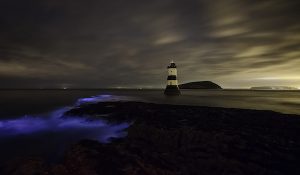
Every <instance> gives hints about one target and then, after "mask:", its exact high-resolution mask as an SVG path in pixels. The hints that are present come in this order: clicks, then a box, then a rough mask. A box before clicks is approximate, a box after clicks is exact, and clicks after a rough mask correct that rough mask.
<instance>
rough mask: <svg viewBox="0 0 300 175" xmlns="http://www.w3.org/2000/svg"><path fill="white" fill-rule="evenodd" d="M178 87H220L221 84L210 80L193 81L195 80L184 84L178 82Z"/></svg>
mask: <svg viewBox="0 0 300 175" xmlns="http://www.w3.org/2000/svg"><path fill="white" fill-rule="evenodd" d="M179 88H180V89H222V87H221V86H219V85H218V84H216V83H213V82H211V81H195V82H189V83H184V84H180V85H179Z"/></svg>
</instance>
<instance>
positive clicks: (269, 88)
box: [250, 86, 299, 90]
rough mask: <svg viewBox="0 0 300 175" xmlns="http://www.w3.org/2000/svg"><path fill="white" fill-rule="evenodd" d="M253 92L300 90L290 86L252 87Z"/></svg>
mask: <svg viewBox="0 0 300 175" xmlns="http://www.w3.org/2000/svg"><path fill="white" fill-rule="evenodd" d="M250 89H251V90H299V89H298V88H295V87H289V86H257V87H251V88H250Z"/></svg>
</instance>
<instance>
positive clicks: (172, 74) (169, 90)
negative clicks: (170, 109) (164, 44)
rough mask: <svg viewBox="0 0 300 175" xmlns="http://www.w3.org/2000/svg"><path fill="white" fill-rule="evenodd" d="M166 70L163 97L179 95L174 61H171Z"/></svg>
mask: <svg viewBox="0 0 300 175" xmlns="http://www.w3.org/2000/svg"><path fill="white" fill-rule="evenodd" d="M167 68H168V79H167V87H166V89H165V95H180V90H179V87H178V80H177V67H176V64H175V63H174V61H173V60H172V61H171V63H170V65H169V66H168V67H167Z"/></svg>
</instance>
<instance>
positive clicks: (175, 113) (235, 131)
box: [1, 102, 300, 175]
mask: <svg viewBox="0 0 300 175" xmlns="http://www.w3.org/2000/svg"><path fill="white" fill-rule="evenodd" d="M73 115H76V116H82V117H85V116H91V117H90V118H89V119H90V120H93V119H94V118H104V119H106V120H108V121H110V122H112V123H122V122H132V124H131V126H130V127H129V128H128V129H127V132H128V135H127V137H125V138H121V139H112V142H111V143H109V144H102V143H99V142H97V141H92V140H83V141H81V142H79V143H78V144H76V145H74V146H73V147H72V148H70V149H68V150H67V151H66V154H65V158H64V160H62V161H61V162H60V163H57V164H54V165H53V164H52V165H50V164H47V163H45V161H44V160H40V159H34V158H32V159H20V160H15V161H14V162H10V163H7V165H5V166H4V167H2V172H3V173H1V174H22V175H23V174H24V175H27V174H28V175H29V174H55V175H67V174H72V175H93V174H99V175H100V174H104V175H106V174H122V175H123V174H124V175H125V174H126V175H127V174H128V175H135V174H138V175H141V174H153V175H166V174H172V175H177V174H178V175H190V174H191V175H192V174H226V175H227V174H249V175H250V174H251V175H252V174H278V175H279V174H282V175H283V174H299V173H300V167H299V162H300V135H299V133H300V116H297V115H288V114H280V113H276V112H272V111H258V110H245V109H227V108H214V107H196V106H182V105H163V104H152V103H142V102H100V103H97V104H84V105H82V106H79V107H77V108H73V109H71V110H70V111H68V112H66V113H65V116H64V117H68V116H73Z"/></svg>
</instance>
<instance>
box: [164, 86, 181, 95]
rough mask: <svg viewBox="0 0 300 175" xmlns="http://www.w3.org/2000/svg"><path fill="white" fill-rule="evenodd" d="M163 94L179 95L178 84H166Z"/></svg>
mask: <svg viewBox="0 0 300 175" xmlns="http://www.w3.org/2000/svg"><path fill="white" fill-rule="evenodd" d="M164 94H165V95H180V94H181V93H180V90H179V88H178V86H175V85H168V86H167V87H166V89H165V92H164Z"/></svg>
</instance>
